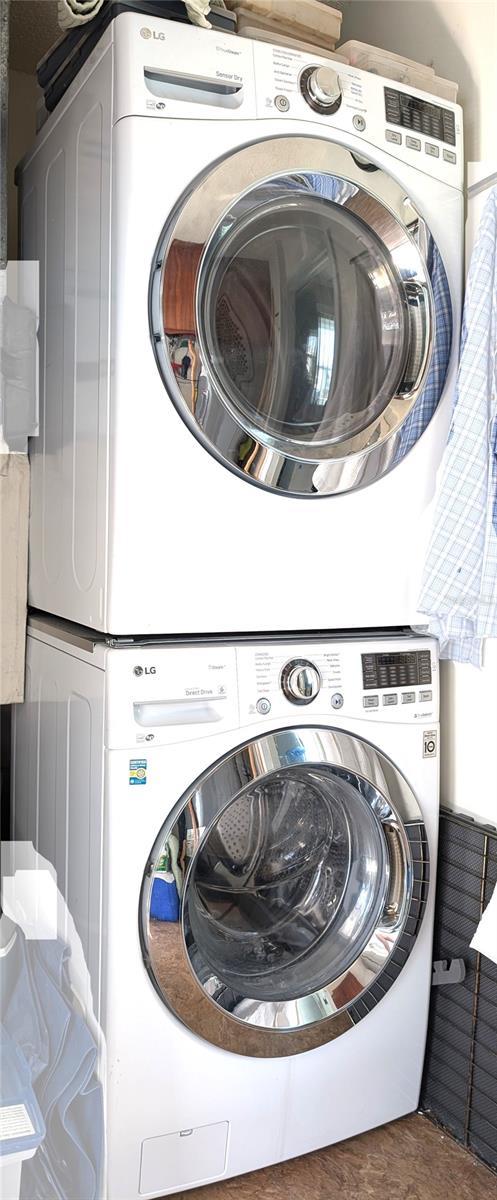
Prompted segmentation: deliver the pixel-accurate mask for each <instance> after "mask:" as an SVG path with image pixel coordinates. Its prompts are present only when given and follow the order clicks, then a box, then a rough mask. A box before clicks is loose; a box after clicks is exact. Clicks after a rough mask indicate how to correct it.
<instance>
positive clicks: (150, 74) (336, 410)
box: [19, 13, 463, 635]
mask: <svg viewBox="0 0 497 1200" xmlns="http://www.w3.org/2000/svg"><path fill="white" fill-rule="evenodd" d="M462 178H463V145H462V121H461V111H460V109H459V108H458V106H457V105H454V104H450V103H448V102H447V103H445V102H444V103H441V102H440V103H437V102H435V101H434V99H433V97H429V96H427V95H424V94H423V93H421V92H419V91H417V90H416V89H413V88H409V87H404V86H402V87H400V86H396V85H394V84H393V83H392V82H389V81H387V80H384V79H381V78H379V77H378V76H375V75H371V74H366V73H364V72H361V71H358V70H356V69H355V68H352V67H350V68H349V67H347V66H340V68H339V73H338V74H337V73H336V72H335V70H334V69H333V68H332V67H330V63H329V60H328V61H327V62H326V61H325V60H322V61H321V60H320V59H319V56H317V57H312V56H311V57H310V56H309V55H308V54H307V53H301V52H299V51H298V50H293V49H291V48H288V47H273V46H271V45H267V44H263V43H257V42H252V41H250V40H247V39H242V38H236V37H234V36H230V35H228V34H220V33H217V32H209V31H205V30H198V29H193V28H189V27H184V26H180V25H177V24H174V23H172V22H168V21H160V20H148V21H145V19H144V18H142V17H140V15H139V14H136V13H121V14H120V15H119V16H118V17H116V19H115V20H114V21H113V22H112V23H111V24H110V26H109V28H108V29H107V31H106V32H105V34H104V35H103V36H102V38H101V40H100V42H99V43H98V45H97V46H96V48H95V49H94V50H93V52H92V54H91V55H90V57H89V59H88V61H87V62H86V63H85V66H84V67H83V68H82V70H81V71H80V72H79V74H78V75H77V76H76V78H75V79H74V81H73V83H72V84H71V86H70V87H69V89H68V91H67V93H66V95H65V96H64V98H63V99H62V100H61V101H60V103H59V105H58V107H57V108H56V109H55V111H54V113H53V114H52V115H51V117H50V118H49V120H48V121H47V123H46V125H44V126H43V128H42V130H41V132H40V133H39V134H38V137H37V139H36V142H35V145H34V147H33V150H32V152H31V153H30V154H29V155H28V156H27V158H26V160H25V162H24V164H23V165H22V168H21V170H20V174H19V182H20V188H21V228H22V253H23V256H24V257H25V258H34V259H39V260H40V264H41V310H42V315H41V323H40V363H41V410H40V436H39V438H38V439H36V440H33V441H32V444H31V455H32V458H31V461H32V516H31V541H30V603H31V604H32V605H34V606H35V607H37V608H40V609H45V610H47V611H51V612H55V613H58V614H60V615H62V616H63V617H65V618H69V619H71V620H74V621H77V622H80V623H82V624H85V625H88V626H91V627H94V628H97V629H99V630H103V631H107V632H111V633H114V634H120V635H122V634H130V633H136V632H138V631H140V632H143V633H149V632H154V633H159V632H163V633H168V634H169V633H175V632H198V631H205V632H217V631H218V632H222V631H237V630H259V631H261V630H285V629H329V628H350V627H360V626H362V627H364V626H368V627H375V626H384V625H385V624H388V625H402V624H406V623H412V622H413V621H414V620H415V618H416V615H417V614H416V596H417V590H418V584H419V559H420V556H421V554H422V549H423V539H424V537H425V534H426V531H427V528H428V525H429V505H430V501H431V499H432V496H433V491H434V485H435V475H436V471H437V467H438V465H439V462H440V457H441V453H442V448H443V445H444V441H445V437H446V432H447V427H448V421H449V414H450V409H451V403H452V395H453V383H454V371H455V364H456V354H457V334H458V327H459V319H460V301H461V262H462V259H461V253H462V212H463V196H462Z"/></svg>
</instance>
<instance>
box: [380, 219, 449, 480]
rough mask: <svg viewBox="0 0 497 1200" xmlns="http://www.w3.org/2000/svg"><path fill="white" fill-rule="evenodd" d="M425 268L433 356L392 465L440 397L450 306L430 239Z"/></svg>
mask: <svg viewBox="0 0 497 1200" xmlns="http://www.w3.org/2000/svg"><path fill="white" fill-rule="evenodd" d="M426 266H427V269H428V274H429V276H430V282H431V290H432V292H433V315H434V320H435V340H434V346H433V354H432V359H431V363H430V367H429V370H428V375H427V377H426V383H425V386H424V388H423V390H422V392H421V394H420V396H418V399H417V400H416V403H415V405H414V408H413V409H412V411H411V412H410V413H409V416H408V417H406V420H405V421H404V424H403V425H402V426H401V428H400V430H399V439H398V444H397V450H396V453H395V459H394V462H400V460H401V459H402V458H404V457H405V455H406V454H407V453H408V451H409V450H412V447H413V446H415V445H416V442H417V440H418V438H420V437H421V434H422V433H424V430H425V429H426V426H427V425H428V424H429V422H430V421H431V418H432V416H433V414H434V412H435V411H436V408H437V404H438V401H439V399H440V396H441V395H442V391H443V385H444V382H445V376H446V374H447V367H448V365H449V358H450V349H451V345H452V305H451V300H450V288H449V281H448V279H447V276H446V274H445V267H444V265H443V262H442V259H441V256H440V253H439V251H438V249H437V247H436V245H435V242H434V241H433V238H431V237H430V239H429V243H428V253H427V260H426Z"/></svg>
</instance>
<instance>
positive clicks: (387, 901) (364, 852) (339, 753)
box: [140, 727, 427, 1056]
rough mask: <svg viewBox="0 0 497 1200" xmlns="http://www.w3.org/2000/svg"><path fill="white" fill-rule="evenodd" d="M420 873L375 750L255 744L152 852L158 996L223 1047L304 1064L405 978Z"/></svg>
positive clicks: (333, 737) (410, 816)
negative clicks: (398, 977)
mask: <svg viewBox="0 0 497 1200" xmlns="http://www.w3.org/2000/svg"><path fill="white" fill-rule="evenodd" d="M359 767H360V768H361V773H359ZM380 784H381V789H380ZM394 799H395V801H396V804H397V807H394V803H393V800H394ZM399 810H400V811H403V813H404V819H402V817H401V816H400V812H399ZM414 861H415V862H416V863H417V864H418V866H417V877H415V874H416V873H415V871H414V868H413V862H414ZM419 864H421V867H420V865H419ZM426 868H427V851H426V839H425V835H424V830H423V826H422V822H421V820H420V814H419V810H418V807H417V804H416V801H415V799H414V797H413V795H412V793H411V792H410V790H409V788H408V787H407V784H406V783H405V780H403V778H402V777H401V776H400V775H398V773H397V772H396V771H395V768H393V766H392V764H391V763H389V762H388V760H386V759H384V758H383V756H382V755H381V754H379V752H378V751H376V750H374V748H373V747H371V746H369V744H368V743H365V742H362V741H360V739H357V738H351V737H348V735H346V734H343V733H341V732H339V731H336V730H335V731H331V730H324V729H319V728H316V729H314V728H312V727H311V728H309V727H306V728H304V729H294V730H282V731H279V732H277V733H275V734H271V735H269V736H267V737H265V738H261V739H257V740H254V741H253V742H249V743H247V744H246V745H245V746H244V747H242V748H241V749H240V750H238V751H236V752H234V753H233V754H232V755H229V756H227V757H226V758H225V759H224V760H222V761H221V762H220V763H219V764H218V765H217V766H216V767H215V768H214V769H213V771H211V772H210V773H208V774H207V775H206V776H205V777H204V778H203V779H201V780H200V781H199V782H198V783H197V785H196V786H195V787H194V788H193V789H192V791H191V792H190V793H189V795H188V797H187V798H183V801H181V803H180V805H179V808H177V809H176V810H175V813H174V814H172V816H171V818H170V819H169V820H168V821H166V823H165V825H164V827H163V829H162V830H161V832H160V834H159V837H158V839H157V841H156V844H155V846H154V848H153V851H152V854H151V859H150V865H149V868H148V871H147V873H146V876H145V880H144V886H143V893H142V903H141V912H140V927H141V938H142V946H143V950H144V958H145V962H146V965H147V967H148V970H149V972H150V974H151V978H152V981H153V983H154V985H155V987H156V988H157V990H158V992H159V995H160V996H161V998H162V1000H163V1001H164V1003H165V1004H166V1005H167V1006H168V1007H169V1008H171V1009H172V1011H173V1012H174V1013H175V1014H176V1015H177V1016H178V1017H179V1018H180V1019H181V1020H182V1021H183V1022H184V1023H185V1024H187V1025H188V1026H189V1027H190V1028H191V1029H193V1031H194V1032H196V1033H198V1034H200V1035H201V1036H203V1037H204V1038H207V1040H209V1041H211V1042H214V1043H215V1044H217V1045H221V1046H224V1047H226V1048H229V1049H232V1050H235V1051H236V1052H238V1053H246V1054H252V1055H253V1054H259V1055H263V1056H270V1055H273V1054H280V1055H281V1054H293V1053H297V1052H299V1050H306V1049H309V1048H310V1047H311V1046H312V1045H318V1044H321V1043H322V1042H325V1041H328V1040H330V1038H333V1037H336V1036H338V1035H339V1034H340V1033H342V1032H345V1030H346V1029H347V1028H350V1026H351V1025H352V1024H353V1023H354V1021H356V1020H358V1019H359V1016H360V1015H364V1013H365V1012H366V1011H368V1010H369V1008H370V1007H372V1006H373V1004H374V1003H376V1002H377V999H378V998H379V997H380V996H381V995H383V994H384V992H385V991H386V990H387V987H388V986H389V982H388V981H393V978H395V974H396V965H395V961H393V960H394V958H395V954H396V953H397V955H398V956H399V957H398V964H397V966H398V969H400V968H401V966H402V965H403V964H404V962H405V959H406V953H407V954H408V953H409V949H410V948H411V944H413V943H414V940H415V935H414V933H413V927H412V915H413V909H414V907H415V908H416V914H417V918H416V919H417V922H418V923H419V920H420V919H421V915H422V909H423V904H424V896H422V895H421V891H420V889H422V887H423V886H424V882H425V877H426ZM409 918H411V929H410V932H409V933H408V932H407V930H406V923H407V922H408V920H409ZM407 943H408V948H407V951H406V944H407ZM387 964H388V980H387V983H386V986H385V985H384V984H382V985H381V989H380V991H379V992H378V991H377V992H376V993H375V991H374V988H375V986H376V985H377V984H378V983H379V982H380V980H381V978H382V977H383V975H384V972H385V968H386V966H387ZM361 1006H362V1010H364V1011H362V1010H361Z"/></svg>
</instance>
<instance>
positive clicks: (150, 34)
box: [140, 25, 166, 42]
mask: <svg viewBox="0 0 497 1200" xmlns="http://www.w3.org/2000/svg"><path fill="white" fill-rule="evenodd" d="M140 37H142V38H145V40H146V41H148V39H149V38H154V40H155V41H156V42H165V40H166V35H165V33H157V30H156V29H154V30H153V31H152V30H151V29H147V26H146V25H144V26H143V29H140Z"/></svg>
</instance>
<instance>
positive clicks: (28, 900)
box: [0, 842, 105, 1200]
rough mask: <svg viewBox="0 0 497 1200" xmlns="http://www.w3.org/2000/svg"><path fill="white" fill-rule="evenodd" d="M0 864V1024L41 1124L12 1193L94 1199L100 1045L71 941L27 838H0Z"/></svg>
mask: <svg viewBox="0 0 497 1200" xmlns="http://www.w3.org/2000/svg"><path fill="white" fill-rule="evenodd" d="M2 866H3V891H2V910H3V913H2V917H1V919H0V962H1V970H0V1005H1V1011H2V1022H3V1027H4V1029H5V1030H6V1032H7V1035H8V1036H9V1037H10V1039H11V1041H12V1043H13V1044H14V1046H15V1047H16V1050H17V1052H18V1054H19V1055H20V1056H21V1058H22V1061H23V1063H25V1066H26V1088H27V1087H28V1085H29V1087H30V1088H31V1089H32V1092H33V1096H34V1100H33V1104H34V1105H35V1106H36V1111H37V1112H38V1111H39V1113H40V1118H39V1122H38V1124H39V1125H40V1127H42V1126H44V1129H43V1133H45V1131H46V1133H45V1136H44V1137H43V1140H41V1141H40V1139H38V1141H40V1144H39V1146H38V1149H37V1150H36V1154H35V1155H34V1157H32V1158H30V1159H29V1160H28V1161H27V1162H26V1163H25V1164H24V1166H23V1169H22V1173H21V1183H20V1192H19V1195H20V1198H21V1200H33V1198H34V1197H36V1200H55V1198H57V1200H74V1198H75V1197H81V1200H83V1197H84V1200H99V1198H100V1197H101V1195H102V1190H101V1189H102V1179H103V1167H104V1147H105V1133H104V1104H103V1088H102V1082H101V1076H102V1059H103V1055H104V1042H103V1038H102V1035H101V1031H100V1029H99V1026H98V1024H97V1022H96V1021H95V1018H94V1016H93V1007H92V1000H91V987H90V983H89V975H88V969H87V967H86V963H85V961H84V954H83V950H82V945H81V941H80V938H79V937H78V934H77V933H76V929H75V926H74V922H73V920H72V918H71V915H70V913H69V912H68V910H67V906H66V904H65V902H64V900H63V898H62V896H61V893H60V892H59V891H58V889H57V884H56V879H55V872H54V870H53V868H52V867H51V864H50V863H49V862H48V861H47V860H46V859H44V858H43V857H42V856H41V855H39V854H37V853H36V851H35V850H34V849H33V846H32V845H31V844H30V843H25V842H10V843H6V844H5V853H4V854H3V863H2ZM33 1111H34V1110H33ZM9 1200H10V1197H9Z"/></svg>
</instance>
